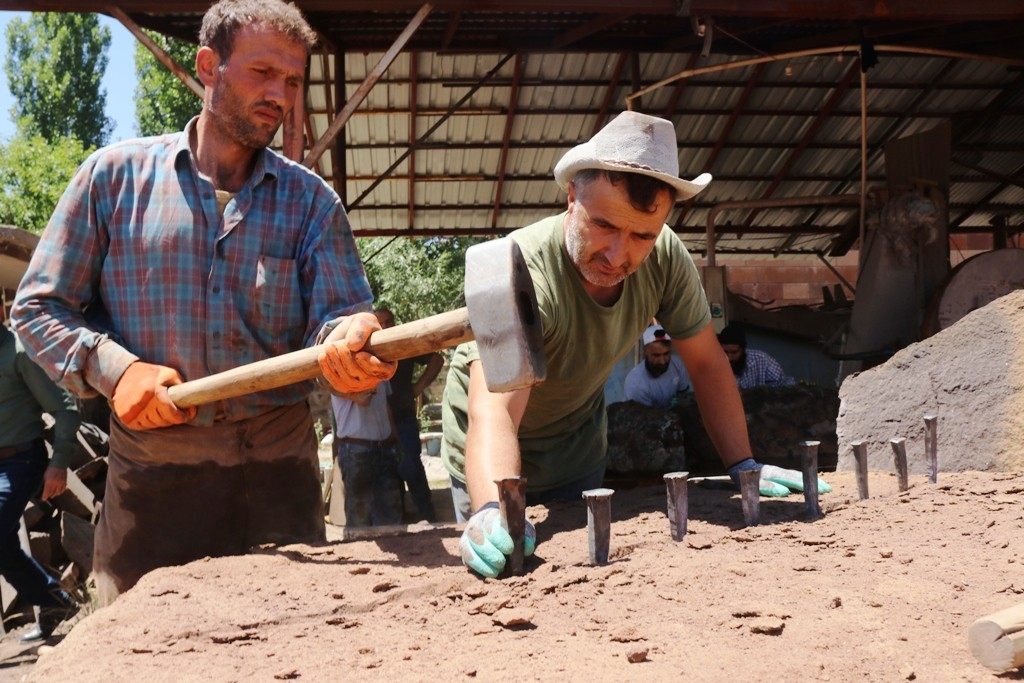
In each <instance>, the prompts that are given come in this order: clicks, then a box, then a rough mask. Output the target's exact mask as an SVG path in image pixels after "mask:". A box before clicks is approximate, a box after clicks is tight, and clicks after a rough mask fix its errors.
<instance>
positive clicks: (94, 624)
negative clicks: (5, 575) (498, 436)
mask: <svg viewBox="0 0 1024 683" xmlns="http://www.w3.org/2000/svg"><path fill="white" fill-rule="evenodd" d="M828 479H829V480H830V482H831V483H832V484H833V486H834V487H835V490H834V491H833V492H832V493H831V494H828V495H823V496H822V498H821V505H822V509H823V512H824V517H822V518H820V519H817V520H808V519H806V518H805V514H804V503H803V499H802V497H801V496H797V495H794V496H791V497H790V498H788V499H776V500H770V499H763V500H762V502H761V508H760V511H761V524H760V525H759V526H756V527H750V528H745V527H744V523H743V516H742V511H741V506H740V501H739V496H738V494H737V493H735V492H733V491H729V490H724V489H714V488H705V487H703V486H698V485H697V484H695V483H692V482H691V484H690V486H689V512H690V514H689V524H688V534H687V535H686V537H685V538H684V540H683V541H682V542H680V543H676V542H674V541H673V540H672V539H671V536H670V534H669V525H668V520H667V518H666V515H665V491H664V487H662V486H651V487H643V488H633V489H624V488H623V489H620V490H617V491H616V493H615V494H614V496H613V498H612V515H613V523H612V530H611V557H610V561H609V562H608V564H606V565H603V566H591V565H590V564H589V561H588V541H587V528H586V525H587V519H586V509H585V506H584V505H583V503H582V501H581V502H580V503H579V504H567V505H564V506H553V507H551V508H543V507H534V508H529V509H528V515H529V517H530V518H531V519H532V520H533V521H534V522H535V523H536V525H537V532H538V537H539V539H540V543H539V545H538V548H537V552H536V556H535V557H534V558H532V559H529V560H527V563H526V571H525V574H524V575H522V576H517V577H510V578H503V579H498V580H482V579H479V578H476V577H475V576H474V575H472V574H470V573H469V572H468V571H467V570H465V569H464V568H463V567H462V565H461V562H460V561H459V558H458V555H457V544H458V537H459V532H458V530H457V529H456V528H453V527H448V528H439V529H433V530H429V531H422V532H419V533H416V534H413V535H404V536H395V537H385V538H378V539H375V540H363V541H356V542H343V543H342V542H336V543H330V544H328V545H326V546H323V547H309V546H290V547H285V548H264V549H261V550H260V551H259V552H258V553H257V554H254V555H251V556H246V557H232V558H220V559H207V560H203V561H199V562H195V563H192V564H189V565H187V566H184V567H174V568H167V569H162V570H158V571H155V572H153V573H152V574H150V575H148V576H147V577H145V578H144V579H143V580H142V582H141V583H139V585H138V586H136V588H134V589H133V590H131V591H129V592H128V593H126V594H125V595H123V596H122V597H121V598H120V599H119V600H118V601H117V602H116V603H115V604H114V605H112V606H110V607H108V608H105V609H103V610H99V611H97V612H94V613H93V614H91V615H89V616H87V617H86V618H84V619H82V620H81V621H79V622H78V623H77V624H76V625H75V626H74V627H73V628H72V630H71V632H70V633H69V634H68V635H67V636H66V637H65V638H64V639H63V641H62V642H61V643H60V644H59V645H58V646H57V647H56V648H53V649H50V650H49V651H46V652H44V653H42V655H41V656H40V658H39V660H38V662H37V663H35V664H34V665H31V664H25V665H23V666H20V667H19V666H16V664H17V662H16V661H14V660H5V664H6V666H4V667H0V677H2V679H3V680H5V681H6V680H12V681H13V680H31V681H49V682H54V681H76V682H80V683H88V682H90V681H103V682H105V683H114V682H116V681H146V683H160V682H162V681H168V682H169V681H174V682H176V683H177V682H180V681H247V682H249V681H251V682H257V681H275V680H300V681H340V680H361V681H396V680H436V681H455V680H479V681H522V680H534V681H580V680H586V681H591V682H593V681H626V680H638V681H639V680H644V681H662V680H686V681H698V682H699V681H723V680H747V681H765V680H791V681H915V680H916V681H928V682H942V681H958V682H962V681H991V682H994V683H998V682H1002V681H1013V680H1024V672H1014V673H1009V674H1003V675H996V674H995V673H994V672H990V671H989V670H987V669H985V668H984V667H982V666H981V665H980V664H979V663H978V662H977V661H976V659H975V658H974V656H972V654H971V652H970V651H969V649H968V645H967V636H966V634H967V629H968V627H969V626H970V625H971V623H972V622H973V621H974V620H975V619H977V618H979V617H982V616H985V615H987V614H990V613H992V612H995V611H997V610H1001V609H1004V608H1006V607H1010V606H1013V605H1017V604H1020V603H1022V602H1024V506H1022V505H1021V500H1022V495H1024V473H1016V474H1011V473H991V472H988V473H979V472H959V473H942V474H941V475H940V479H939V483H938V484H937V485H932V484H929V483H928V482H927V481H926V479H925V478H924V477H923V476H911V488H910V490H909V491H908V492H905V493H902V494H901V493H899V492H898V491H897V486H896V480H895V477H894V475H892V474H891V473H888V472H877V473H872V477H871V481H870V489H871V490H870V493H871V498H869V499H868V500H865V501H860V500H859V499H858V496H857V488H856V482H855V479H854V477H853V474H852V473H849V472H842V473H835V474H831V475H828ZM613 487H614V485H613Z"/></svg>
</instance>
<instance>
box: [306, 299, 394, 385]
mask: <svg viewBox="0 0 1024 683" xmlns="http://www.w3.org/2000/svg"><path fill="white" fill-rule="evenodd" d="M379 329H381V327H380V322H378V321H377V318H376V316H374V315H373V314H372V313H356V314H355V315H352V316H349V317H347V318H345V319H344V320H342V321H341V322H340V323H338V325H337V327H335V328H334V329H333V330H331V333H330V334H329V335H327V339H325V340H324V343H323V351H322V352H321V353H320V356H319V358H318V359H317V360H318V361H319V362H320V372H322V373H323V374H324V379H326V380H327V381H328V382H329V383H330V385H331V387H332V388H333V389H334V390H335V391H336V392H338V393H340V394H356V393H359V392H360V391H366V390H367V389H372V388H373V387H375V386H377V385H378V384H380V383H381V382H383V381H384V380H388V379H391V377H392V375H394V374H395V369H396V368H397V367H398V363H397V362H394V361H391V362H387V361H382V360H381V359H380V358H377V357H376V356H374V355H373V354H371V353H368V352H366V351H361V350H360V349H362V348H363V347H364V346H365V345H366V341H367V340H368V339H369V338H370V335H371V334H373V333H374V332H376V331H377V330H379Z"/></svg>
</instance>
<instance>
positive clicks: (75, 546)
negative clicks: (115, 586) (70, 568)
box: [60, 512, 96, 576]
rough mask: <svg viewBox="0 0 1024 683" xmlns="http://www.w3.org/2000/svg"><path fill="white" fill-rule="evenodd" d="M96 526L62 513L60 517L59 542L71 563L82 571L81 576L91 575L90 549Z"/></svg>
mask: <svg viewBox="0 0 1024 683" xmlns="http://www.w3.org/2000/svg"><path fill="white" fill-rule="evenodd" d="M95 536H96V526H95V525H93V524H92V523H90V522H87V521H85V520H84V519H81V518H80V517H76V516H75V515H70V514H68V513H66V512H62V513H61V515H60V542H61V545H62V546H64V552H66V553H67V554H68V557H69V558H70V559H71V561H72V562H74V563H75V564H77V565H78V566H79V567H80V568H81V569H82V575H83V576H88V575H89V574H91V573H92V549H93V540H94V538H95Z"/></svg>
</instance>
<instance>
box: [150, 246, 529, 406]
mask: <svg viewBox="0 0 1024 683" xmlns="http://www.w3.org/2000/svg"><path fill="white" fill-rule="evenodd" d="M466 301H467V303H468V306H467V307H466V308H460V309H458V310H456V311H448V312H446V313H439V314H438V315H434V316H431V317H429V318H423V319H422V320H416V321H413V322H411V323H406V324H404V325H398V326H396V327H391V328H389V329H386V330H378V331H377V332H374V333H373V335H371V337H370V339H369V341H367V343H366V346H365V350H366V351H369V352H370V353H372V354H374V355H375V356H377V357H378V358H381V359H382V360H386V361H395V360H402V359H404V358H415V357H416V356H421V355H423V354H425V353H430V352H433V351H440V350H441V349H447V348H450V347H452V346H456V345H458V344H461V343H462V342H466V341H470V340H472V339H474V338H475V339H476V340H477V345H478V347H479V349H480V361H481V364H482V366H483V368H484V377H485V379H486V380H487V387H488V388H489V389H490V390H491V391H512V390H514V389H523V388H526V387H529V386H532V385H534V384H536V383H538V382H541V381H543V380H544V378H545V376H546V374H547V370H546V368H547V366H546V363H545V361H544V349H543V343H542V335H541V329H540V313H539V311H538V310H537V297H536V294H535V292H534V288H533V280H532V279H531V278H530V272H529V270H528V269H527V267H526V263H525V261H524V260H523V254H522V252H521V251H520V250H519V245H517V244H516V243H515V242H513V241H512V240H510V239H508V238H507V237H506V238H502V239H499V240H492V241H490V242H486V243H483V244H478V245H475V246H473V247H470V249H469V250H468V251H467V252H466ZM321 351H322V346H321V345H318V346H311V347H309V348H305V349H301V350H299V351H293V352H291V353H286V354H284V355H281V356H276V357H274V358H266V359H264V360H260V361H256V362H255V363H250V364H248V365H243V366H240V367H237V368H233V369H231V370H226V371H224V372H219V373H217V374H215V375H210V376H208V377H202V378H199V379H195V380H191V381H188V382H184V383H182V384H177V385H175V386H172V387H169V388H168V390H167V391H168V394H169V395H170V397H171V400H172V401H174V403H175V404H176V405H177V406H178V407H179V408H188V407H191V406H199V405H204V404H206V403H212V402H214V401H221V400H224V399H228V398H234V397H236V396H244V395H245V394H251V393H253V392H257V391H266V390H267V389H276V388H277V387H283V386H286V385H288V384H293V383H295V382H302V381H304V380H309V379H313V378H315V377H319V376H320V364H319V362H318V360H317V359H318V357H319V355H320V352H321Z"/></svg>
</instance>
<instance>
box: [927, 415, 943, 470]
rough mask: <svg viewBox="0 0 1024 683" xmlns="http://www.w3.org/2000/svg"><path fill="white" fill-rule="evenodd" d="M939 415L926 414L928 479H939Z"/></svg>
mask: <svg viewBox="0 0 1024 683" xmlns="http://www.w3.org/2000/svg"><path fill="white" fill-rule="evenodd" d="M938 421H939V418H938V416H937V415H925V416H924V450H925V453H926V454H927V455H928V481H930V482H931V483H933V484H936V483H938V481H939V444H938Z"/></svg>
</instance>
